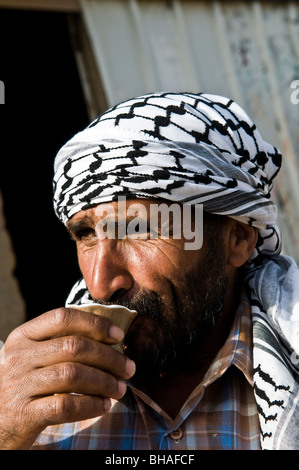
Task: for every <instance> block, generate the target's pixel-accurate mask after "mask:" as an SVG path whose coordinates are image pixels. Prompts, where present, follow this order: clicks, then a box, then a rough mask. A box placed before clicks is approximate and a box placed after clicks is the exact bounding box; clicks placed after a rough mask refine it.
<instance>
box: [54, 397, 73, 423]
mask: <svg viewBox="0 0 299 470" xmlns="http://www.w3.org/2000/svg"><path fill="white" fill-rule="evenodd" d="M52 406H53V411H54V414H55V416H56V417H57V418H58V419H63V420H66V421H67V420H68V419H69V418H70V416H71V414H72V406H71V403H70V400H69V397H68V396H67V395H55V396H54V397H53V403H52Z"/></svg>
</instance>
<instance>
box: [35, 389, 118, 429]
mask: <svg viewBox="0 0 299 470" xmlns="http://www.w3.org/2000/svg"><path fill="white" fill-rule="evenodd" d="M110 407H111V401H110V399H109V398H103V397H98V396H94V395H92V396H88V395H70V394H57V395H53V396H48V397H42V398H39V399H37V400H34V401H33V402H32V403H31V404H30V407H29V409H30V408H31V409H32V411H31V413H32V414H34V415H36V416H38V417H39V423H40V424H42V428H44V427H46V426H50V425H55V424H62V423H71V422H75V421H81V420H85V419H89V418H95V417H96V416H101V415H103V414H105V413H106V412H107V411H109V409H110Z"/></svg>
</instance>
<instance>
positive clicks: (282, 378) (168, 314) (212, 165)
mask: <svg viewBox="0 0 299 470" xmlns="http://www.w3.org/2000/svg"><path fill="white" fill-rule="evenodd" d="M280 164H281V155H280V153H279V152H278V150H276V149H275V148H274V147H272V146H271V145H269V144H267V143H266V142H264V141H263V139H262V137H261V136H260V134H259V132H258V131H257V129H256V127H255V125H254V124H253V123H252V122H251V121H250V119H249V118H248V116H247V115H246V114H245V112H244V111H243V110H242V109H241V108H240V107H239V106H238V105H237V104H236V103H234V102H233V101H232V100H229V99H227V98H224V97H220V96H213V95H207V94H199V95H193V94H188V93H183V94H178V93H156V94H152V95H146V96H143V97H139V98H136V99H132V100H129V101H126V102H124V103H122V104H120V105H118V106H116V107H114V108H112V109H111V110H109V111H107V113H105V114H103V115H102V116H101V117H100V118H99V119H97V120H96V121H94V122H93V123H92V124H91V125H90V126H89V127H88V128H87V129H85V130H84V131H82V132H81V133H79V134H77V135H76V136H75V137H74V138H73V139H71V140H70V141H69V142H68V143H67V144H66V145H65V146H64V147H63V148H62V149H61V151H60V152H59V153H58V155H57V157H56V161H55V176H54V204H55V210H56V213H57V215H58V217H59V218H60V219H61V220H62V221H63V222H64V223H65V224H66V227H67V228H68V230H69V232H70V234H71V236H72V237H73V238H74V240H75V242H76V245H77V251H78V261H79V265H80V269H81V271H82V274H83V279H82V280H81V281H79V282H78V283H77V284H76V285H75V286H74V288H73V290H72V292H71V293H70V296H69V298H68V299H67V305H72V307H71V308H58V309H55V310H53V311H51V312H47V313H45V314H43V315H41V316H40V317H38V318H35V319H33V320H31V321H30V322H28V323H26V324H24V325H22V326H21V327H19V328H17V329H16V330H15V331H14V332H12V334H11V335H10V336H9V338H8V339H7V342H6V344H5V347H4V351H3V364H2V365H1V369H2V370H1V390H0V391H1V393H0V410H1V411H0V414H1V420H0V445H1V448H3V449H4V448H5V449H24V448H34V449H112V450H118V449H176V450H180V449H184V450H185V449H261V448H264V449H279V448H280V449H296V448H298V447H299V432H298V426H297V422H296V420H298V405H297V402H298V397H299V395H298V361H297V357H298V356H297V354H298V352H299V351H298V349H299V348H298V336H297V335H298V331H299V328H298V313H297V307H296V304H297V302H298V300H299V299H298V294H299V289H298V286H299V284H298V279H299V278H298V270H297V266H296V265H295V263H294V262H293V261H292V260H291V259H290V258H288V257H283V256H280V255H279V253H280V245H281V243H280V235H279V230H278V228H277V226H276V207H275V205H274V204H273V202H271V200H270V191H271V188H272V185H273V179H274V178H275V176H276V175H277V173H278V171H279V168H280ZM162 202H164V203H165V204H167V207H168V208H170V206H171V205H172V204H176V205H178V206H179V207H180V208H181V209H182V211H181V212H180V214H181V215H184V212H183V209H185V208H186V205H188V206H189V208H190V205H191V206H192V210H193V212H192V214H191V215H192V216H191V217H190V218H189V220H190V224H191V227H190V228H191V229H192V233H193V234H196V233H197V232H196V228H197V226H198V220H197V212H196V210H197V207H198V205H201V206H202V207H203V211H204V213H203V214H204V215H203V245H202V247H200V248H199V247H196V249H186V246H187V245H186V243H187V241H189V238H190V237H189V236H186V232H184V228H185V227H184V224H183V226H180V230H179V235H180V236H177V233H176V232H177V230H176V229H177V227H175V225H176V224H177V222H178V218H177V217H175V216H174V215H173V217H172V219H171V218H170V219H171V220H170V222H169V228H170V233H169V236H168V237H164V236H161V231H162V225H163V223H164V220H162V219H163V218H160V224H158V225H156V227H155V228H156V233H157V234H158V235H157V236H156V237H152V227H151V217H150V214H151V212H152V210H153V208H155V206H156V205H157V204H161V203H162ZM136 204H137V205H136ZM120 207H121V210H119V208H120ZM136 207H138V208H139V212H140V213H142V214H143V215H142V217H139V218H138V223H135V231H134V230H133V231H131V232H130V233H128V232H125V235H124V236H120V231H121V230H122V229H123V224H125V227H126V228H128V227H129V225H130V223H131V222H132V220H133V222H136V219H135V220H134V214H136ZM137 212H138V211H137ZM130 214H131V215H130ZM132 214H133V216H132ZM111 217H112V221H113V225H114V229H115V230H114V231H113V230H112V232H111V233H110V232H109V230H106V236H103V233H104V234H105V230H104V229H103V227H104V226H105V227H106V229H107V226H108V225H109V220H110V219H111ZM183 218H184V217H183ZM184 222H185V221H184ZM141 225H142V226H143V232H145V233H142V230H140V226H141ZM144 227H145V228H144ZM108 232H109V233H108ZM109 234H110V235H109ZM91 300H92V301H93V302H96V303H102V304H107V305H111V304H120V305H124V306H127V307H129V308H131V309H135V310H136V311H137V312H138V315H137V317H136V319H135V320H134V322H133V323H132V325H131V327H130V329H129V331H128V335H127V336H126V338H125V345H126V349H125V352H126V356H125V355H123V354H121V353H119V352H118V351H115V350H114V349H113V348H112V347H111V345H112V344H115V343H117V342H118V341H120V340H121V338H122V336H123V332H122V331H121V330H120V329H119V328H118V327H116V326H115V325H112V324H111V322H109V320H107V319H103V318H100V317H97V316H95V315H93V314H91V313H88V312H80V311H79V310H78V309H76V308H74V304H77V305H80V304H85V303H88V302H90V301H91Z"/></svg>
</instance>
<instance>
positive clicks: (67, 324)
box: [13, 307, 124, 344]
mask: <svg viewBox="0 0 299 470" xmlns="http://www.w3.org/2000/svg"><path fill="white" fill-rule="evenodd" d="M123 334H124V333H123V331H122V330H121V329H120V328H118V327H117V326H115V325H113V324H112V322H111V321H110V320H109V319H107V318H104V317H100V316H98V315H95V314H93V313H90V312H84V311H80V310H76V309H73V308H64V307H61V308H57V309H54V310H51V311H50V312H46V313H44V314H42V315H40V316H39V317H36V318H34V319H32V320H30V321H28V322H26V323H24V324H23V325H21V326H19V327H18V328H17V329H16V330H14V332H13V335H14V339H16V340H17V339H19V340H22V339H24V337H26V338H28V339H31V340H35V341H43V340H46V339H49V338H55V337H59V336H66V335H81V336H86V337H89V338H91V339H94V340H96V341H102V342H107V343H108V344H115V343H118V342H119V341H121V340H122V338H123Z"/></svg>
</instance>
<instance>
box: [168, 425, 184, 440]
mask: <svg viewBox="0 0 299 470" xmlns="http://www.w3.org/2000/svg"><path fill="white" fill-rule="evenodd" d="M169 436H170V437H171V439H173V440H174V441H178V440H179V439H181V437H182V436H183V430H182V428H177V429H175V430H174V431H172V432H171V433H170V434H169Z"/></svg>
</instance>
